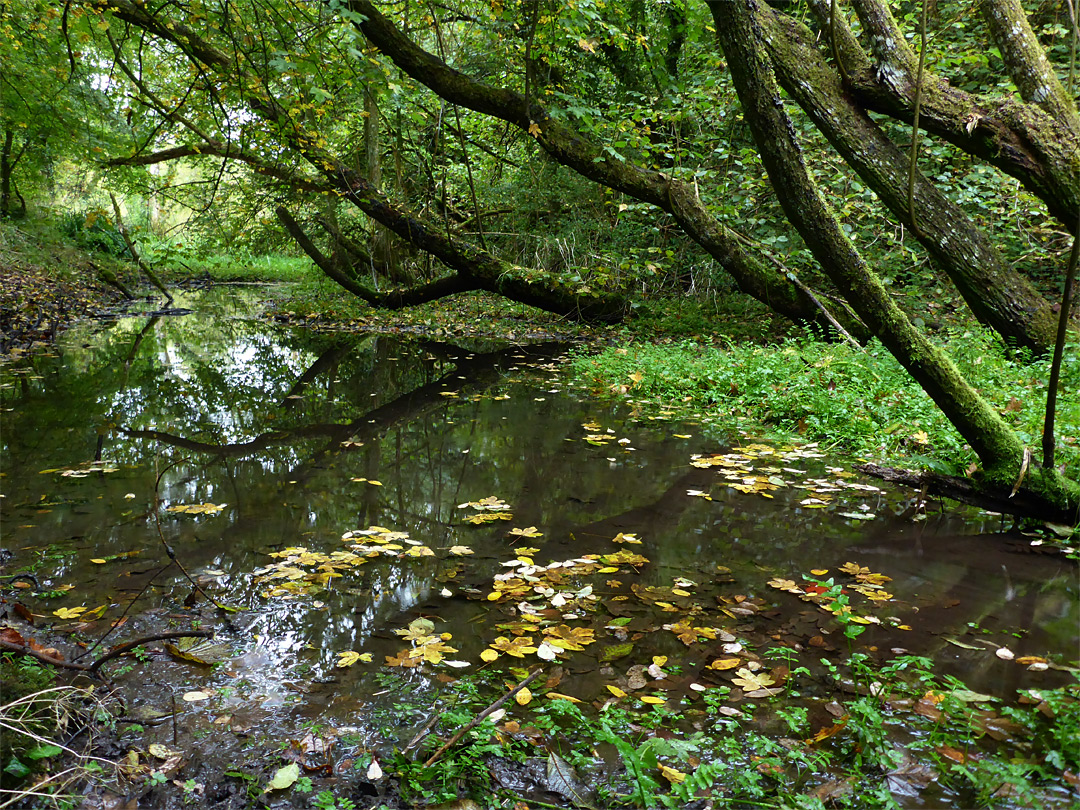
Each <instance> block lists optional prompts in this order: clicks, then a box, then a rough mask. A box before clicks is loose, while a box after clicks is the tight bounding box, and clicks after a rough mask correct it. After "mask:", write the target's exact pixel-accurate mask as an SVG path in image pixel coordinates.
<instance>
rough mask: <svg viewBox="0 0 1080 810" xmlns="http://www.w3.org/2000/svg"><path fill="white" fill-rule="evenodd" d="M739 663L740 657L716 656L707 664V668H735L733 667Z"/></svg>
mask: <svg viewBox="0 0 1080 810" xmlns="http://www.w3.org/2000/svg"><path fill="white" fill-rule="evenodd" d="M741 663H742V659H741V658H717V659H716V660H715V661H713V662H712V663H711V664H709V669H718V670H724V669H735V667H737V666H739V664H741Z"/></svg>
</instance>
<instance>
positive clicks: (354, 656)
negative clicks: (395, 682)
mask: <svg viewBox="0 0 1080 810" xmlns="http://www.w3.org/2000/svg"><path fill="white" fill-rule="evenodd" d="M367 656H368V660H371V653H367ZM359 660H360V653H358V652H355V651H353V650H346V651H345V652H341V653H338V660H337V666H339V667H341V668H342V669H344V668H345V667H351V666H352V665H353V664H355V663H356V662H357V661H359Z"/></svg>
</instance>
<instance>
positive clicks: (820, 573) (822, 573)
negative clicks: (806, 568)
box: [810, 568, 829, 577]
mask: <svg viewBox="0 0 1080 810" xmlns="http://www.w3.org/2000/svg"><path fill="white" fill-rule="evenodd" d="M810 573H811V574H813V575H814V576H815V577H823V576H825V575H826V574H827V573H829V569H828V568H811V569H810Z"/></svg>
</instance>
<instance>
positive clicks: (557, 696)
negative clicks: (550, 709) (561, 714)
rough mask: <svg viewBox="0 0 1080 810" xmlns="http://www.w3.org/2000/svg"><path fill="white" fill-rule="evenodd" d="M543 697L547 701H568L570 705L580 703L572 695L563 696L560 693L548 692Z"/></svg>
mask: <svg viewBox="0 0 1080 810" xmlns="http://www.w3.org/2000/svg"><path fill="white" fill-rule="evenodd" d="M545 697H547V699H548V700H569V701H570V702H571V703H581V700H580V699H578V698H576V697H574V696H573V695H564V694H563V693H562V692H548V693H547V695H546V696H545Z"/></svg>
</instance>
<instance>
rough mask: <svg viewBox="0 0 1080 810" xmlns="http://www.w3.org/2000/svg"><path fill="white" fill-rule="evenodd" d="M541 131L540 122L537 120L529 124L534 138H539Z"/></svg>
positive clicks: (530, 132)
mask: <svg viewBox="0 0 1080 810" xmlns="http://www.w3.org/2000/svg"><path fill="white" fill-rule="evenodd" d="M541 131H542V130H541V129H540V125H539V124H537V123H535V122H533V123H531V124H529V134H530V135H532V136H533V137H534V138H539V137H540V133H541Z"/></svg>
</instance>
